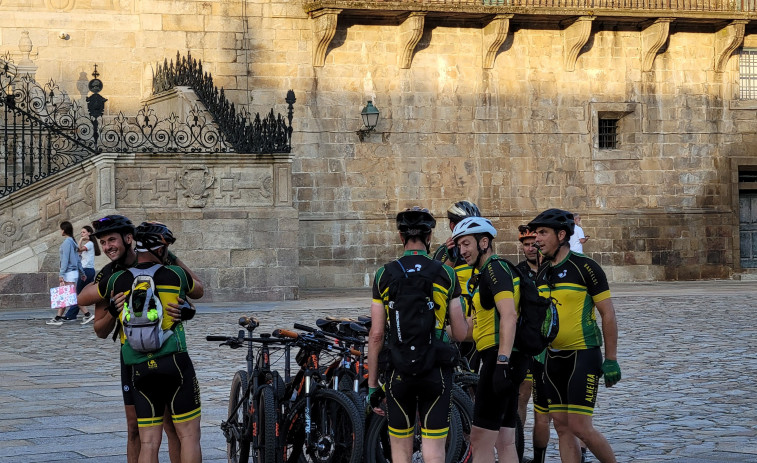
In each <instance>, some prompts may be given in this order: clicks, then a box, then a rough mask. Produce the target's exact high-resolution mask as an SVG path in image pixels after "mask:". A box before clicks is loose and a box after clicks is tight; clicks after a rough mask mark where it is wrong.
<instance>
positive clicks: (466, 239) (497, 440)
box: [452, 217, 528, 463]
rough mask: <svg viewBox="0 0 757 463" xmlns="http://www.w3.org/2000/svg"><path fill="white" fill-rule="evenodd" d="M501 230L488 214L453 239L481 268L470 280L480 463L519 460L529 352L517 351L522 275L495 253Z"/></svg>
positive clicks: (474, 440) (474, 441)
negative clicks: (477, 357)
mask: <svg viewBox="0 0 757 463" xmlns="http://www.w3.org/2000/svg"><path fill="white" fill-rule="evenodd" d="M496 236H497V230H496V229H495V228H494V226H493V225H492V223H491V221H489V220H488V219H485V218H483V217H468V218H467V219H464V220H463V221H461V222H460V223H458V224H457V226H456V227H455V229H454V230H453V232H452V238H453V239H454V240H455V243H456V244H457V246H458V247H459V249H460V254H461V255H462V256H463V258H464V259H465V261H466V262H467V263H468V265H470V266H472V267H473V268H474V271H475V270H478V273H475V274H474V276H473V277H472V278H471V280H470V281H469V282H468V291H469V292H470V294H471V296H472V297H471V298H472V306H473V329H472V336H473V340H474V341H475V343H476V349H477V350H478V351H479V353H480V355H481V371H480V373H479V374H480V380H479V383H478V387H477V388H476V401H475V407H474V410H473V429H472V430H471V436H470V438H471V446H472V450H473V462H474V463H493V462H494V448H495V447H496V449H497V456H498V460H499V463H519V462H518V454H517V451H516V448H515V427H516V423H517V419H518V415H517V413H518V387H519V386H520V383H521V381H523V378H524V377H525V374H526V369H527V368H528V357H527V356H525V355H523V354H521V353H519V352H518V351H514V350H513V342H514V340H515V326H516V321H517V319H518V302H519V300H520V291H519V284H520V278H519V277H518V276H517V275H513V273H512V271H511V269H510V267H509V266H508V264H507V263H506V262H504V261H502V260H500V259H499V258H498V256H497V255H496V254H494V250H493V248H492V241H493V240H494V238H495V237H496Z"/></svg>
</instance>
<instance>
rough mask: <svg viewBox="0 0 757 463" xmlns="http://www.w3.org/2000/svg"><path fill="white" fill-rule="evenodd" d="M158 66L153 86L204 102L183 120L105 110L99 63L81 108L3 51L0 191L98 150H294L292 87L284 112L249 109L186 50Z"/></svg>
mask: <svg viewBox="0 0 757 463" xmlns="http://www.w3.org/2000/svg"><path fill="white" fill-rule="evenodd" d="M177 62H179V60H178V58H177ZM158 71H159V72H158V75H157V76H156V79H155V81H154V82H153V85H154V87H153V88H154V89H159V88H160V89H170V88H173V87H174V86H180V85H181V86H184V85H185V86H188V87H191V88H192V89H193V90H194V92H195V93H196V94H197V96H198V99H199V100H200V101H201V102H202V104H203V105H204V106H205V108H201V107H200V106H199V105H195V106H194V107H193V108H192V109H191V110H190V111H189V112H188V113H187V115H186V117H185V118H184V119H183V120H182V119H181V118H180V117H179V116H177V115H176V114H171V115H170V116H169V117H167V118H165V119H160V118H158V116H157V115H156V114H155V111H154V110H152V109H150V108H147V107H145V108H143V109H141V110H140V111H139V112H138V113H137V114H136V116H126V115H124V114H123V113H120V112H119V113H118V115H117V116H116V117H108V116H103V113H104V108H105V102H106V101H107V99H105V98H104V97H102V96H101V95H100V94H99V93H100V91H101V90H102V87H103V85H102V82H101V81H100V80H99V79H98V75H99V73H98V72H97V67H95V70H94V72H93V73H92V76H93V79H92V80H91V81H90V82H89V89H90V90H91V91H92V94H91V95H90V96H88V97H87V98H86V103H87V107H86V109H85V108H84V107H83V106H82V105H81V104H79V103H78V102H76V101H71V99H70V98H69V96H68V95H67V94H66V93H65V92H64V91H62V90H61V89H60V88H59V87H58V86H57V85H56V84H55V82H53V81H52V80H50V81H49V82H48V83H46V84H44V85H40V84H38V83H37V82H35V81H34V79H32V78H30V77H29V76H19V75H18V74H17V72H16V67H15V66H14V65H13V64H12V60H11V59H10V55H9V54H6V56H5V57H4V58H0V197H3V196H6V195H8V194H10V193H12V192H14V191H16V190H18V189H19V188H22V187H24V186H28V185H31V184H32V183H34V182H37V181H40V180H42V179H44V178H47V177H49V176H50V175H52V174H54V173H56V172H59V171H61V170H63V169H66V168H68V167H71V166H73V165H75V164H77V163H80V162H82V161H84V160H85V159H88V158H90V157H92V156H94V155H97V154H98V153H101V152H113V153H127V152H132V153H139V152H142V153H231V152H237V153H251V154H273V153H289V152H291V149H292V148H291V140H292V118H293V113H294V109H293V105H294V103H295V101H296V99H295V97H294V92H293V91H291V90H290V91H289V92H288V93H287V97H286V100H285V101H286V102H287V104H288V105H289V107H288V114H287V117H286V119H285V118H284V116H282V115H281V114H278V115H274V112H273V109H272V110H271V111H270V113H269V114H268V115H267V116H266V117H264V118H261V117H260V115H259V114H255V116H254V117H253V116H252V115H251V114H249V113H248V112H247V111H245V110H242V111H237V110H236V109H235V107H234V104H233V103H230V102H229V101H228V100H227V99H226V97H225V95H224V91H223V89H220V90H219V89H218V88H216V87H214V86H213V79H212V77H211V76H210V75H209V74H205V75H203V73H202V63H197V62H195V61H194V60H191V57H189V56H188V57H187V58H186V59H184V60H181V63H180V64H179V65H178V66H176V67H174V66H173V62H172V63H171V65H168V64H166V65H165V66H164V67H162V68H160V67H159V70H158Z"/></svg>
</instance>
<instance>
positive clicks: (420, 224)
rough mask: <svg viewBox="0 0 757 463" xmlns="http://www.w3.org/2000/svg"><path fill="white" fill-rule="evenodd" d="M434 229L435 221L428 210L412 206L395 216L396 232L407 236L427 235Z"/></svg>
mask: <svg viewBox="0 0 757 463" xmlns="http://www.w3.org/2000/svg"><path fill="white" fill-rule="evenodd" d="M434 227H436V219H434V216H432V215H431V213H430V212H429V211H428V209H425V208H421V207H418V206H413V207H411V208H409V209H405V210H404V211H402V212H400V213H399V214H397V230H399V231H400V232H402V233H403V234H405V235H407V236H420V235H427V234H429V233H431V229H432V228H434Z"/></svg>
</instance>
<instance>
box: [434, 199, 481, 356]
mask: <svg viewBox="0 0 757 463" xmlns="http://www.w3.org/2000/svg"><path fill="white" fill-rule="evenodd" d="M468 217H481V211H480V210H479V209H478V206H476V205H475V204H474V203H472V202H470V201H458V202H456V203H455V204H453V205H452V206H450V207H449V209H447V218H448V219H449V229H450V231H452V230H454V229H455V225H457V224H458V223H460V222H461V221H462V220H463V219H465V218H468ZM434 259H436V260H438V261H439V262H441V263H443V264H447V265H449V266H450V267H452V268H454V269H455V274H456V275H457V281H458V282H459V283H460V290H461V291H462V295H463V300H464V301H465V309H466V310H465V311H466V314H465V315H466V316H468V317H469V316H470V308H469V307H468V305H469V304H468V296H469V294H468V280H469V279H470V277H471V275H472V274H473V267H471V266H470V265H468V263H467V262H465V259H463V257H462V256H461V255H460V253H459V252H458V250H457V246H455V242H454V241H453V240H452V235H450V237H449V238H447V241H446V242H445V243H444V244H442V245H441V246H439V248H437V250H436V252H434ZM460 352H462V354H463V355H464V356H465V357H466V358H467V359H468V365H469V366H470V368H471V370H473V371H478V367H479V363H480V362H479V360H478V353H477V351H476V345H475V344H474V343H472V342H468V341H463V342H461V343H460Z"/></svg>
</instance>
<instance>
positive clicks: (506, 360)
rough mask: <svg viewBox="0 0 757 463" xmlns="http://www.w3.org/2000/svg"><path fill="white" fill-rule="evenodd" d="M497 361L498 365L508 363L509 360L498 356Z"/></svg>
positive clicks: (505, 356)
mask: <svg viewBox="0 0 757 463" xmlns="http://www.w3.org/2000/svg"><path fill="white" fill-rule="evenodd" d="M497 361H498V362H500V363H509V362H510V359H509V358H507V355H498V356H497Z"/></svg>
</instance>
